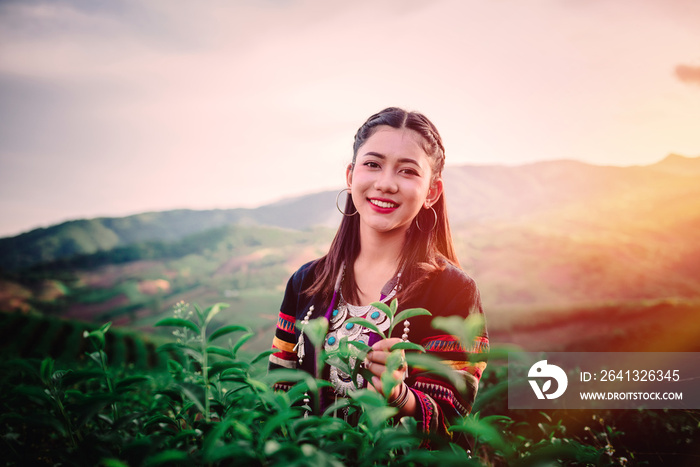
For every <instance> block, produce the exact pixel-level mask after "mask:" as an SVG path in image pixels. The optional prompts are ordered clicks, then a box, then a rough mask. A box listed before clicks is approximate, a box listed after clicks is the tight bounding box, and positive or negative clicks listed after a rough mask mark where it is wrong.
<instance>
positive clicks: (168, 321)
mask: <svg viewBox="0 0 700 467" xmlns="http://www.w3.org/2000/svg"><path fill="white" fill-rule="evenodd" d="M155 325H156V326H173V327H176V328H187V329H189V330H190V331H192V332H194V333H196V334H199V333H200V332H201V329H200V328H199V326H197V324H196V323H193V322H192V321H190V320H189V319H182V318H165V319H161V320H160V321H158V322H157V323H156V324H155Z"/></svg>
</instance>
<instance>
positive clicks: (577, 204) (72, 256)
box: [0, 157, 700, 348]
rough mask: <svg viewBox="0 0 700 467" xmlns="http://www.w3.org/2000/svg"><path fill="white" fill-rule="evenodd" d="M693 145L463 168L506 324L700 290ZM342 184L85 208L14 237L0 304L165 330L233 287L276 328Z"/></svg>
mask: <svg viewBox="0 0 700 467" xmlns="http://www.w3.org/2000/svg"><path fill="white" fill-rule="evenodd" d="M686 159H687V160H684V161H683V167H684V170H683V171H682V173H679V172H677V171H669V170H666V169H663V170H660V169H659V167H660V166H661V167H668V161H669V160H670V161H671V162H672V165H673V166H674V167H675V166H676V165H675V164H676V162H674V160H677V158H676V157H671V158H670V159H669V158H667V159H666V160H665V161H666V162H664V161H662V162H660V163H659V164H654V165H651V166H647V167H624V168H621V167H602V166H593V165H589V164H583V163H580V162H574V161H550V162H541V163H537V164H529V165H525V166H519V167H503V166H486V167H475V166H464V167H449V168H448V169H447V170H446V172H445V184H446V192H447V196H446V198H447V201H448V208H449V212H450V218H451V221H452V226H453V234H454V237H455V243H456V247H457V251H458V256H459V259H460V262H461V265H462V267H463V268H464V269H465V270H466V271H467V272H468V273H469V274H470V275H472V276H473V277H474V278H476V280H477V281H478V283H479V288H480V290H481V294H482V297H483V302H484V305H485V307H486V309H487V310H489V312H490V313H492V316H497V317H498V318H497V324H496V326H506V327H507V326H508V323H509V321H510V320H511V319H515V318H516V317H517V319H518V320H522V319H525V318H523V316H527V315H529V314H533V316H538V315H539V314H540V313H541V312H542V310H550V309H556V310H567V309H593V310H595V309H599V308H600V307H601V306H602V307H605V306H610V304H617V303H629V304H632V305H630V306H637V305H634V304H639V306H640V307H642V308H644V307H645V306H646V305H645V303H648V302H649V301H652V302H653V301H655V300H681V301H682V300H695V299H697V298H698V297H700V281H698V278H699V277H700V244H699V243H698V242H697V238H698V232H700V179H699V177H700V176H698V175H694V170H695V169H694V168H697V167H698V166H700V158H695V159H692V158H686ZM335 195H336V193H334V192H322V193H317V194H314V195H309V196H305V197H300V198H295V199H290V200H286V201H284V202H280V203H275V204H273V205H269V206H263V207H260V208H257V209H246V210H244V209H237V210H236V209H234V210H218V211H168V212H162V213H147V214H141V215H137V216H130V217H127V218H121V219H93V220H84V221H73V222H69V223H65V224H61V225H58V226H53V227H50V228H48V229H39V230H35V231H32V232H28V233H26V234H23V235H20V236H18V237H14V238H10V239H1V240H0V251H2V256H1V258H2V261H3V263H2V264H3V267H4V268H5V273H4V274H2V275H0V309H1V310H4V311H11V310H20V311H24V312H28V311H38V312H41V313H45V314H50V315H57V316H61V317H68V318H74V319H80V320H85V321H94V322H104V321H106V320H113V321H115V322H116V323H117V324H131V325H132V326H135V327H140V328H143V329H150V326H151V325H152V323H154V322H155V321H156V320H157V319H158V318H159V317H162V315H163V313H168V312H169V310H170V309H171V308H172V306H173V305H174V304H175V303H177V302H178V301H181V300H184V301H186V302H189V303H200V304H203V305H204V304H212V303H216V302H222V301H223V302H227V303H230V304H231V307H230V308H229V309H227V310H226V311H225V312H222V313H221V315H220V316H219V317H218V318H219V319H221V320H222V322H230V321H237V322H241V321H243V322H245V323H246V324H249V325H250V326H252V327H254V328H255V329H262V328H265V327H269V326H272V325H273V323H274V320H275V311H276V310H277V308H278V306H279V302H280V300H281V297H282V292H283V289H284V285H285V282H286V280H287V278H288V277H289V274H290V273H291V272H292V271H294V270H295V269H296V268H298V267H299V266H300V265H301V264H303V263H304V262H306V261H309V260H311V259H313V258H316V257H318V256H320V255H322V254H323V253H324V252H325V251H326V250H327V247H328V244H329V242H330V240H331V238H332V236H333V233H334V227H333V224H335V223H337V222H338V221H339V219H340V214H339V213H338V212H337V211H336V209H335ZM314 225H316V226H319V227H312V226H314ZM324 225H325V226H326V227H324ZM328 226H330V227H328ZM600 309H603V308H600ZM521 322H522V321H521ZM492 327H493V326H492ZM268 334H269V333H267V332H264V331H263V332H261V333H260V336H262V337H261V339H263V340H265V342H262V341H261V342H260V343H257V344H258V345H260V347H259V348H264V347H265V345H268V344H269V343H268V342H266V338H267V336H268Z"/></svg>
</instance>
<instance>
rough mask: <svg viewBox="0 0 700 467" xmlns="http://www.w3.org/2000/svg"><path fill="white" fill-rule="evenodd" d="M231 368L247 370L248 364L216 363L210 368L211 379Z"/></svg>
mask: <svg viewBox="0 0 700 467" xmlns="http://www.w3.org/2000/svg"><path fill="white" fill-rule="evenodd" d="M231 368H238V369H243V370H247V369H248V364H247V363H245V362H216V363H214V364H213V365H212V366H211V367H210V368H209V379H211V378H213V377H214V376H216V375H218V374H219V373H221V372H223V371H225V370H230V369H231Z"/></svg>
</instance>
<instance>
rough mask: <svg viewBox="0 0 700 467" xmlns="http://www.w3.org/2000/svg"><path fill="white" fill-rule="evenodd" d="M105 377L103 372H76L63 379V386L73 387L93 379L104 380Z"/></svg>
mask: <svg viewBox="0 0 700 467" xmlns="http://www.w3.org/2000/svg"><path fill="white" fill-rule="evenodd" d="M104 375H105V373H104V371H102V370H74V371H71V372H70V373H68V374H66V375H65V376H64V377H63V384H64V386H72V385H74V384H77V383H80V382H82V381H87V380H90V379H93V378H103V377H104Z"/></svg>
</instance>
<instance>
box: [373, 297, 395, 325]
mask: <svg viewBox="0 0 700 467" xmlns="http://www.w3.org/2000/svg"><path fill="white" fill-rule="evenodd" d="M396 303H397V302H396V299H394V300H393V301H392V302H391V305H392V306H388V305H387V304H386V303H384V302H372V303H370V305H372V306H373V307H375V308H376V309H377V310H379V311H381V312H384V314H385V315H387V316H388V317H389V322H391V320H392V319H394V313H395V312H396V307H393V306H394V304H396ZM392 307H393V308H392Z"/></svg>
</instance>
